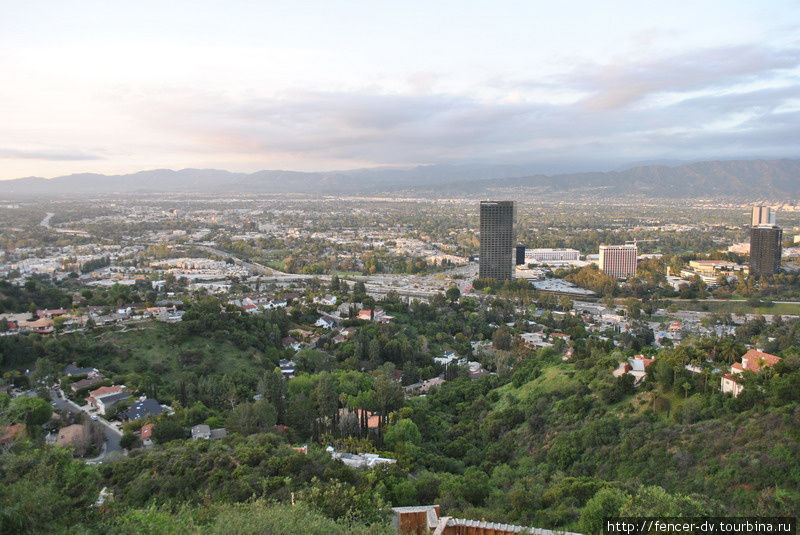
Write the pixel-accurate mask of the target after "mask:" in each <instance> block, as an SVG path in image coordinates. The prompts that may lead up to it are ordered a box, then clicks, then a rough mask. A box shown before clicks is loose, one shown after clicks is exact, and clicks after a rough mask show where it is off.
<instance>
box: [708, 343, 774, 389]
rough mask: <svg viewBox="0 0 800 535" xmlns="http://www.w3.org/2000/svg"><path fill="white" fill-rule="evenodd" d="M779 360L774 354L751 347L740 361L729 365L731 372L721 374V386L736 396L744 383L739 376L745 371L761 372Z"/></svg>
mask: <svg viewBox="0 0 800 535" xmlns="http://www.w3.org/2000/svg"><path fill="white" fill-rule="evenodd" d="M780 361H781V358H780V357H778V356H776V355H770V354H769V353H764V352H763V351H758V350H756V349H751V350H750V351H748V352H747V353H745V354H744V355H742V362H741V363H739V362H735V363H734V364H733V365H732V366H731V372H730V373H726V374H724V375H723V376H722V380H721V385H720V386H721V388H722V391H723V392H725V393H726V394H732V395H733V397H738V396H739V394H741V393H742V391H743V390H744V385H743V384H742V383H741V376H742V374H744V372H745V371H749V372H753V373H761V370H763V369H764V368H770V367H772V366H775V365H776V364H777V363H779V362H780Z"/></svg>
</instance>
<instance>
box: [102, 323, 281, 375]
mask: <svg viewBox="0 0 800 535" xmlns="http://www.w3.org/2000/svg"><path fill="white" fill-rule="evenodd" d="M176 328H177V326H176V325H169V324H164V323H157V322H153V323H149V324H144V325H143V327H142V328H141V329H138V330H133V331H128V332H118V331H105V332H103V333H102V334H100V335H98V337H100V338H101V339H102V340H104V341H105V342H107V343H109V344H111V345H113V346H116V347H118V348H119V349H121V350H123V351H122V354H123V355H125V354H130V355H135V357H136V358H126V357H124V356H117V355H114V356H111V355H109V357H108V360H107V361H105V362H99V363H98V364H99V367H103V366H108V365H109V364H113V367H114V368H116V369H118V370H119V371H120V372H121V373H130V372H137V373H141V372H143V371H145V370H146V369H148V368H151V367H152V366H153V365H154V364H159V365H160V366H157V367H159V368H162V369H163V370H164V372H163V374H164V375H165V378H167V377H169V378H172V377H174V376H175V375H177V374H178V373H179V372H180V371H182V370H183V369H184V367H183V366H182V365H181V363H179V361H178V355H180V354H182V353H190V352H191V353H196V354H198V356H199V358H198V360H202V361H205V362H209V363H212V364H211V366H213V368H214V369H215V370H216V371H220V372H224V373H231V372H234V371H236V370H241V371H244V372H247V373H253V372H257V371H258V370H263V369H264V368H265V366H266V367H269V366H271V363H270V362H268V359H266V358H265V356H264V355H263V353H262V352H261V351H259V350H256V349H249V350H242V349H239V348H238V347H236V346H234V345H233V344H232V343H231V342H230V341H228V340H225V339H218V338H215V337H201V336H193V337H190V338H188V339H187V340H185V341H182V342H181V343H177V341H176V337H175V336H174V335H173V333H174V330H175V329H176Z"/></svg>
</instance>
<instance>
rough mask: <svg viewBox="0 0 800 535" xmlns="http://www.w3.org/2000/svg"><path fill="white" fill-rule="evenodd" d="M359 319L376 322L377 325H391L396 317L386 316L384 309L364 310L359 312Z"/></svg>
mask: <svg viewBox="0 0 800 535" xmlns="http://www.w3.org/2000/svg"><path fill="white" fill-rule="evenodd" d="M358 319H360V320H364V321H374V322H377V323H389V322H390V321H392V320H393V319H394V317H392V316H390V315H388V314H386V312H384V311H383V310H382V309H380V308H376V309H366V308H365V309H363V310H359V311H358Z"/></svg>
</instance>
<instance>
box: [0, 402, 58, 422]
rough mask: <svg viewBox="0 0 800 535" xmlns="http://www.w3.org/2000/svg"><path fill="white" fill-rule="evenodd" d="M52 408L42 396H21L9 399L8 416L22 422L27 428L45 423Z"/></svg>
mask: <svg viewBox="0 0 800 535" xmlns="http://www.w3.org/2000/svg"><path fill="white" fill-rule="evenodd" d="M52 413H53V409H52V408H51V407H50V404H49V403H47V402H46V401H45V400H43V399H42V398H34V397H27V396H21V397H18V398H14V399H13V400H11V403H10V404H9V406H8V414H9V416H10V418H11V419H12V420H13V421H15V422H18V423H24V424H25V425H27V426H28V427H29V428H30V427H34V426H39V425H42V424H44V423H46V422H47V421H48V420H49V419H50V415H51V414H52Z"/></svg>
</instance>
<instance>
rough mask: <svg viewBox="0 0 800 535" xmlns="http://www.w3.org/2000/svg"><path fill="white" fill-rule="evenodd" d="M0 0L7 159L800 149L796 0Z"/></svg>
mask: <svg viewBox="0 0 800 535" xmlns="http://www.w3.org/2000/svg"><path fill="white" fill-rule="evenodd" d="M0 7H2V9H3V16H2V17H0V50H2V53H0V72H3V84H2V86H0V115H1V116H2V117H3V120H2V122H0V178H2V179H10V178H17V177H22V176H45V177H50V176H58V175H64V174H70V173H79V172H97V173H106V174H113V173H128V172H135V171H140V170H144V169H153V168H171V169H180V168H186V167H191V168H217V169H226V170H230V171H250V172H252V171H256V170H261V169H290V170H316V171H320V170H333V169H350V168H360V167H373V166H408V165H419V164H442V163H447V164H452V163H503V164H526V165H529V167H530V169H531V170H532V171H539V172H572V171H587V170H609V169H614V168H619V167H620V166H626V165H630V164H632V163H637V162H642V161H644V162H652V161H655V162H669V163H681V162H689V161H697V160H714V159H742V158H783V157H796V156H797V143H796V139H798V137H800V131H798V126H797V125H798V122H799V121H798V113H800V100H798V99H800V85H799V84H798V74H800V71H799V70H798V69H799V68H800V41H799V40H798V35H800V6H798V4H797V3H796V2H791V1H785V2H779V1H776V2H746V1H739V2H727V1H726V2H723V1H716V2H709V1H701V2H692V4H691V5H682V6H681V5H674V4H669V3H642V2H615V3H613V4H607V3H597V2H588V1H586V2H578V3H570V4H569V5H566V4H563V5H560V4H554V3H552V2H499V3H498V2H466V3H465V2H436V3H434V4H431V3H429V2H403V3H401V4H391V5H387V4H384V3H379V2H354V3H346V4H343V5H341V4H340V5H337V4H336V3H331V2H304V3H302V5H300V4H291V5H289V4H287V5H279V4H276V3H268V2H267V3H265V2H245V1H232V2H226V3H225V4H224V5H222V4H219V3H216V2H205V1H201V2H169V3H164V2H136V3H113V4H111V3H108V2H99V1H95V2H67V1H64V2H62V1H42V2H35V3H28V2H24V3H21V2H14V1H4V2H2V4H0Z"/></svg>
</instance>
